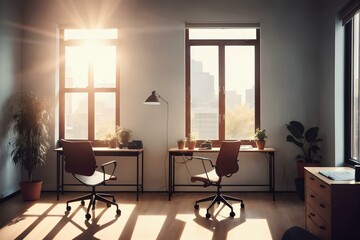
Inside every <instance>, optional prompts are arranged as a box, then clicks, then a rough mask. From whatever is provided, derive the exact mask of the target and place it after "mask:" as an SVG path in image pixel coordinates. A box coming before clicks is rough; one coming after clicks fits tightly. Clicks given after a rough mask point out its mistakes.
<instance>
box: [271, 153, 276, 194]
mask: <svg viewBox="0 0 360 240" xmlns="http://www.w3.org/2000/svg"><path fill="white" fill-rule="evenodd" d="M270 157H271V165H272V169H271V175H272V182H271V191H272V193H273V201H275V153H273V152H272V153H270Z"/></svg>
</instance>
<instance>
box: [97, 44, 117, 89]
mask: <svg viewBox="0 0 360 240" xmlns="http://www.w3.org/2000/svg"><path fill="white" fill-rule="evenodd" d="M91 51H92V54H93V56H92V63H93V66H94V84H95V87H97V88H101V87H107V88H114V87H116V47H115V46H97V47H93V48H92V49H91Z"/></svg>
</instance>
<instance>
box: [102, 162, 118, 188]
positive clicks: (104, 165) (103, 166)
mask: <svg viewBox="0 0 360 240" xmlns="http://www.w3.org/2000/svg"><path fill="white" fill-rule="evenodd" d="M110 164H112V165H113V167H112V172H111V174H110V179H112V178H113V177H114V172H115V169H116V165H117V163H116V160H112V161H109V162H106V163H103V164H101V169H102V171H103V174H104V183H105V174H106V171H105V167H107V166H109V165H110Z"/></svg>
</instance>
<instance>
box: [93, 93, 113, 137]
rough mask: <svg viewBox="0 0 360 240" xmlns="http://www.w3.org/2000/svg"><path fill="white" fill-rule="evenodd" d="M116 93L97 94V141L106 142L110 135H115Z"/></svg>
mask: <svg viewBox="0 0 360 240" xmlns="http://www.w3.org/2000/svg"><path fill="white" fill-rule="evenodd" d="M115 96H116V95H115V93H95V139H96V140H104V139H105V138H106V135H107V134H109V133H115V127H116V122H115V119H116V108H115V107H116V97H115Z"/></svg>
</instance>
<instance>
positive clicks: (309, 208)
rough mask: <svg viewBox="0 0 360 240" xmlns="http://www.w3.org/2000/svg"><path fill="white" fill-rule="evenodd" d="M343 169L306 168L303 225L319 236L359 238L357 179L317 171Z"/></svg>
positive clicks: (359, 205)
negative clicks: (329, 176)
mask: <svg viewBox="0 0 360 240" xmlns="http://www.w3.org/2000/svg"><path fill="white" fill-rule="evenodd" d="M346 169H349V168H347V167H308V168H305V225H306V229H307V230H308V231H310V232H312V233H313V234H315V235H316V236H318V237H320V238H321V239H324V240H325V239H326V240H327V239H332V240H338V239H339V240H344V239H346V240H351V239H357V240H359V239H360V182H355V181H334V180H331V179H328V178H326V177H324V176H322V175H321V174H319V171H322V170H327V171H329V170H331V171H341V170H346Z"/></svg>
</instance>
